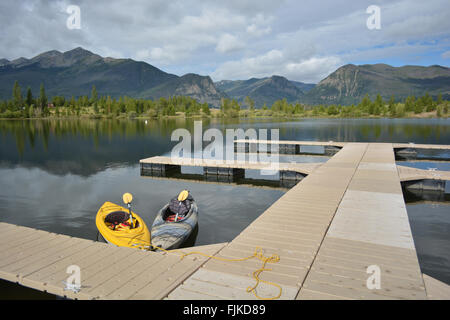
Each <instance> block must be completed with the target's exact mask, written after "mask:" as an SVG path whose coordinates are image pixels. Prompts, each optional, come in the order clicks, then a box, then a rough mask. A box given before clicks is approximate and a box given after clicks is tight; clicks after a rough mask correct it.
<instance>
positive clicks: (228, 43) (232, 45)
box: [216, 33, 244, 53]
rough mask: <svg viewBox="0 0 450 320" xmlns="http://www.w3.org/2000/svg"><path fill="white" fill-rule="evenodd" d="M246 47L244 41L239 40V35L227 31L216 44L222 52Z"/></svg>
mask: <svg viewBox="0 0 450 320" xmlns="http://www.w3.org/2000/svg"><path fill="white" fill-rule="evenodd" d="M242 48H244V43H243V42H241V41H239V40H238V38H237V37H235V36H233V35H231V34H229V33H225V34H223V35H222V36H221V37H220V39H219V42H218V43H217V46H216V51H218V52H220V53H229V52H233V51H236V50H239V49H242Z"/></svg>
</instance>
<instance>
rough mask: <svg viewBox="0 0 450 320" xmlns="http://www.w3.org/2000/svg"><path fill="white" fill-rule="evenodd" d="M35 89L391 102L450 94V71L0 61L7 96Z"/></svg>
mask: <svg viewBox="0 0 450 320" xmlns="http://www.w3.org/2000/svg"><path fill="white" fill-rule="evenodd" d="M16 80H17V81H18V82H19V84H20V86H21V87H22V93H23V94H25V90H26V88H27V87H28V86H30V87H31V89H32V92H33V93H34V95H37V94H38V92H39V87H40V84H41V83H44V86H45V88H46V92H47V96H49V97H52V96H54V95H63V96H65V97H67V98H70V97H71V96H72V95H73V96H75V97H77V96H80V95H90V92H91V89H92V86H93V85H95V87H96V89H97V91H98V93H99V94H100V95H110V96H111V97H114V98H118V97H119V96H130V97H135V98H146V99H148V98H149V99H158V98H160V97H169V96H175V95H183V96H189V97H192V98H194V99H197V100H198V101H200V102H202V103H203V102H206V103H208V104H209V105H211V106H215V107H218V106H219V105H220V101H221V99H222V98H234V99H237V100H238V101H240V102H243V101H244V99H245V97H246V96H249V97H250V98H252V99H253V100H254V101H255V105H256V107H257V108H260V107H262V106H263V105H264V103H266V104H267V106H269V107H270V106H271V105H272V103H273V102H274V101H276V100H279V99H283V98H286V99H287V101H288V102H300V103H307V104H351V103H358V102H359V101H360V100H361V99H362V98H363V97H364V96H365V95H366V94H368V95H369V96H370V97H371V98H375V96H376V95H377V94H381V96H382V97H383V98H384V99H389V98H390V96H391V95H394V96H395V97H396V99H403V98H405V97H407V96H408V95H416V96H420V95H423V94H425V93H426V92H428V93H429V94H430V95H432V96H437V95H438V94H439V93H441V94H442V95H443V97H444V98H446V99H450V69H449V68H448V67H443V66H438V65H433V66H429V67H422V66H403V67H392V66H389V65H386V64H374V65H353V64H348V65H345V66H342V67H340V68H338V69H337V70H336V71H335V72H333V73H331V74H330V75H329V76H328V77H326V78H325V79H323V80H322V81H320V82H319V83H318V84H317V85H315V84H311V83H303V82H299V81H292V80H288V79H286V78H285V77H282V76H277V75H273V76H271V77H266V78H261V79H257V78H251V79H248V80H222V81H218V82H213V81H212V79H211V78H210V77H209V76H202V75H198V74H193V73H189V74H186V75H183V76H177V75H174V74H170V73H166V72H164V71H162V70H160V69H158V68H156V67H154V66H152V65H150V64H148V63H146V62H142V61H135V60H132V59H115V58H110V57H101V56H99V55H97V54H95V53H92V52H90V51H88V50H85V49H83V48H80V47H79V48H75V49H73V50H70V51H66V52H59V51H56V50H52V51H48V52H44V53H41V54H39V55H37V56H36V57H34V58H31V59H26V58H23V57H22V58H18V59H15V60H13V61H9V60H7V59H0V99H9V98H10V97H11V93H12V87H13V84H14V82H15V81H16Z"/></svg>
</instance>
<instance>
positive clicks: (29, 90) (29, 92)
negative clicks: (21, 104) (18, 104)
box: [25, 87, 33, 107]
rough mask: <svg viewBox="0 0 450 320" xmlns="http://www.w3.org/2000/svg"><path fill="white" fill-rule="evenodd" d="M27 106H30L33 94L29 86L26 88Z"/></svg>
mask: <svg viewBox="0 0 450 320" xmlns="http://www.w3.org/2000/svg"><path fill="white" fill-rule="evenodd" d="M25 103H26V104H27V106H28V107H30V106H31V105H32V104H33V94H32V93H31V88H30V87H28V88H27V99H26V101H25Z"/></svg>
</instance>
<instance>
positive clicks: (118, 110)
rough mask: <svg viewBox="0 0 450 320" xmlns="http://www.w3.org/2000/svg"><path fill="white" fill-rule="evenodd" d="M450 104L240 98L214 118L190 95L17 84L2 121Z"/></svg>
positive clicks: (0, 111)
mask: <svg viewBox="0 0 450 320" xmlns="http://www.w3.org/2000/svg"><path fill="white" fill-rule="evenodd" d="M448 107H449V101H447V100H443V98H442V94H439V95H438V96H437V97H436V98H435V99H433V97H432V96H431V95H429V94H428V93H425V94H424V95H423V96H421V97H416V96H414V95H411V96H408V97H407V98H406V99H404V100H401V101H397V100H396V99H395V97H394V96H391V97H390V99H389V100H387V101H385V100H384V99H383V98H382V97H381V95H380V94H378V95H377V96H376V98H375V99H374V100H371V99H370V97H369V95H368V94H366V95H365V97H364V98H363V99H362V100H361V101H360V102H359V103H358V104H356V105H355V104H352V105H336V104H331V105H315V106H312V105H306V104H302V103H299V102H296V103H289V102H288V101H287V99H280V100H277V101H275V102H274V103H273V104H272V105H271V106H270V107H269V106H267V104H264V106H263V107H262V108H261V109H256V108H255V101H254V100H253V99H251V98H250V97H248V96H247V97H245V99H244V101H243V102H239V101H237V100H236V99H229V98H223V99H222V100H221V104H220V107H219V110H217V111H218V112H214V113H212V112H211V110H210V108H209V105H208V104H207V103H200V102H198V101H197V100H195V99H193V98H191V97H186V96H174V97H169V98H164V97H161V98H159V99H156V100H151V99H136V98H131V97H127V96H121V97H119V98H118V99H116V98H112V97H111V96H100V95H99V94H98V92H97V89H96V87H95V85H94V86H92V90H91V94H90V96H87V95H83V96H78V97H76V98H75V97H74V96H72V97H71V98H70V99H66V98H65V97H64V96H54V97H52V98H51V99H48V98H47V95H46V92H45V87H44V84H41V86H40V90H39V95H38V96H36V97H34V96H33V93H32V91H31V88H30V87H28V88H27V90H26V94H25V95H23V94H22V89H21V87H20V85H19V83H18V82H17V81H15V83H14V86H13V90H12V95H11V98H10V99H8V100H3V101H0V118H42V117H49V116H56V117H64V116H66V117H67V116H89V117H92V118H96V117H109V118H113V117H114V118H115V117H128V118H133V117H150V118H160V117H165V116H176V115H184V116H186V117H189V116H213V117H232V118H233V117H236V118H237V117H259V116H262V117H264V116H268V117H286V116H295V117H320V116H323V117H345V118H349V117H355V118H357V117H366V116H382V117H399V118H401V117H405V116H411V115H412V114H421V113H423V112H434V113H435V115H436V116H437V117H443V116H446V115H448Z"/></svg>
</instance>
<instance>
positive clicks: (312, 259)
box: [0, 142, 450, 300]
mask: <svg viewBox="0 0 450 320" xmlns="http://www.w3.org/2000/svg"><path fill="white" fill-rule="evenodd" d="M299 144H301V142H299ZM394 146H395V145H394V144H391V143H345V144H342V147H340V146H337V145H335V146H333V147H339V148H340V150H337V151H336V150H335V151H336V154H335V155H334V156H332V157H331V158H330V160H328V161H327V162H325V163H320V164H292V163H288V164H281V163H280V170H281V171H283V170H284V171H286V172H288V171H291V172H296V173H301V175H302V177H303V179H301V181H300V182H298V183H297V184H296V185H295V186H294V187H292V188H291V189H290V190H289V191H287V192H286V193H285V194H284V195H283V196H282V197H281V198H280V199H279V200H277V201H276V202H275V203H274V204H273V205H272V206H270V207H269V208H268V209H267V210H266V211H265V212H263V213H261V215H260V216H259V217H258V218H257V219H256V220H255V221H253V222H252V223H251V224H250V225H249V226H248V227H247V228H245V229H244V230H243V231H242V232H241V233H240V234H239V235H238V236H237V237H236V238H235V239H233V240H232V241H230V242H229V243H226V244H218V245H211V246H205V247H198V248H191V249H182V251H185V252H187V251H188V250H194V251H201V252H205V253H208V252H209V254H211V255H213V256H214V257H218V258H236V259H239V258H244V257H248V256H250V255H252V254H253V253H254V252H255V247H261V248H262V249H263V251H264V255H265V256H270V255H271V254H277V255H279V257H280V260H279V262H278V263H268V264H267V265H266V268H267V269H270V271H269V270H268V271H264V272H262V273H260V275H259V277H260V279H261V280H264V281H267V282H272V283H276V284H277V285H279V286H280V287H281V289H282V291H281V296H280V298H281V299H427V298H428V299H439V298H446V299H449V298H450V289H449V288H450V286H448V285H446V284H443V283H441V282H439V281H437V280H436V279H433V278H430V277H428V276H426V275H423V274H422V272H421V270H420V267H419V261H418V258H417V253H416V248H415V245H414V241H413V237H412V234H411V229H410V225H409V220H408V215H407V212H406V206H405V202H404V199H403V194H402V186H401V183H402V180H404V181H405V183H409V182H408V181H420V180H424V181H425V180H430V179H431V180H433V179H434V178H436V177H435V176H433V174H436V172H428V171H427V172H423V171H425V170H418V169H412V170H410V168H405V167H401V166H397V165H396V163H395V153H394ZM182 165H189V166H202V167H204V168H206V169H204V172H205V173H206V174H207V175H208V174H210V175H211V174H213V175H214V174H215V175H217V176H219V175H226V176H235V174H236V175H242V171H239V170H246V169H256V170H261V169H263V167H264V168H265V167H266V166H267V164H261V163H259V164H251V165H252V166H251V167H250V163H235V164H230V165H225V164H219V163H217V162H212V161H211V160H200V161H198V160H197V161H191V162H190V163H189V162H185V161H184V162H182V160H179V159H178V160H177V159H175V160H171V159H170V158H167V157H154V158H150V159H145V160H141V166H143V169H144V170H150V171H151V172H153V171H155V172H160V173H162V172H169V171H178V168H179V167H180V166H182ZM234 170H237V171H234ZM219 172H222V174H220V173H219ZM444 178H445V179H448V175H447V173H445V176H444V175H442V176H440V177H439V179H444ZM0 231H1V232H0V239H2V242H1V245H0V251H1V257H2V258H1V261H0V276H1V277H2V278H4V279H6V280H10V281H16V282H19V283H21V284H23V285H25V286H29V287H33V288H36V289H39V290H47V291H48V292H50V293H54V294H57V295H67V296H68V297H71V298H80V299H81V298H83V299H84V298H86V299H93V298H98V299H185V300H193V299H230V300H237V299H256V297H255V296H254V295H253V294H252V293H248V292H247V291H246V288H247V287H249V286H254V285H255V280H254V278H253V277H252V274H253V273H254V272H255V270H257V269H258V268H260V267H261V262H260V261H259V260H255V259H253V260H246V261H239V262H227V261H222V260H216V259H213V258H205V257H203V256H201V255H191V256H187V257H185V258H184V259H182V260H180V257H179V256H177V255H176V254H175V253H173V254H163V253H160V252H142V251H137V250H135V249H128V248H118V247H114V246H111V245H104V244H101V243H96V242H92V241H88V240H83V239H75V238H71V237H67V236H62V235H55V234H51V233H47V232H44V231H38V230H33V229H29V228H24V227H17V226H12V225H9V224H5V223H2V224H0ZM70 265H78V266H80V268H81V285H82V289H81V291H80V292H79V293H72V292H68V291H63V287H64V285H63V284H62V281H63V280H65V279H67V277H68V276H69V275H68V274H67V273H66V268H67V267H68V266H70ZM378 281H379V282H378ZM377 283H380V286H377ZM256 291H257V293H258V295H259V296H261V297H263V298H271V297H275V296H277V295H278V294H279V293H280V291H279V289H278V287H276V286H273V285H271V284H268V283H266V282H262V283H259V285H258V287H257V288H256Z"/></svg>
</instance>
